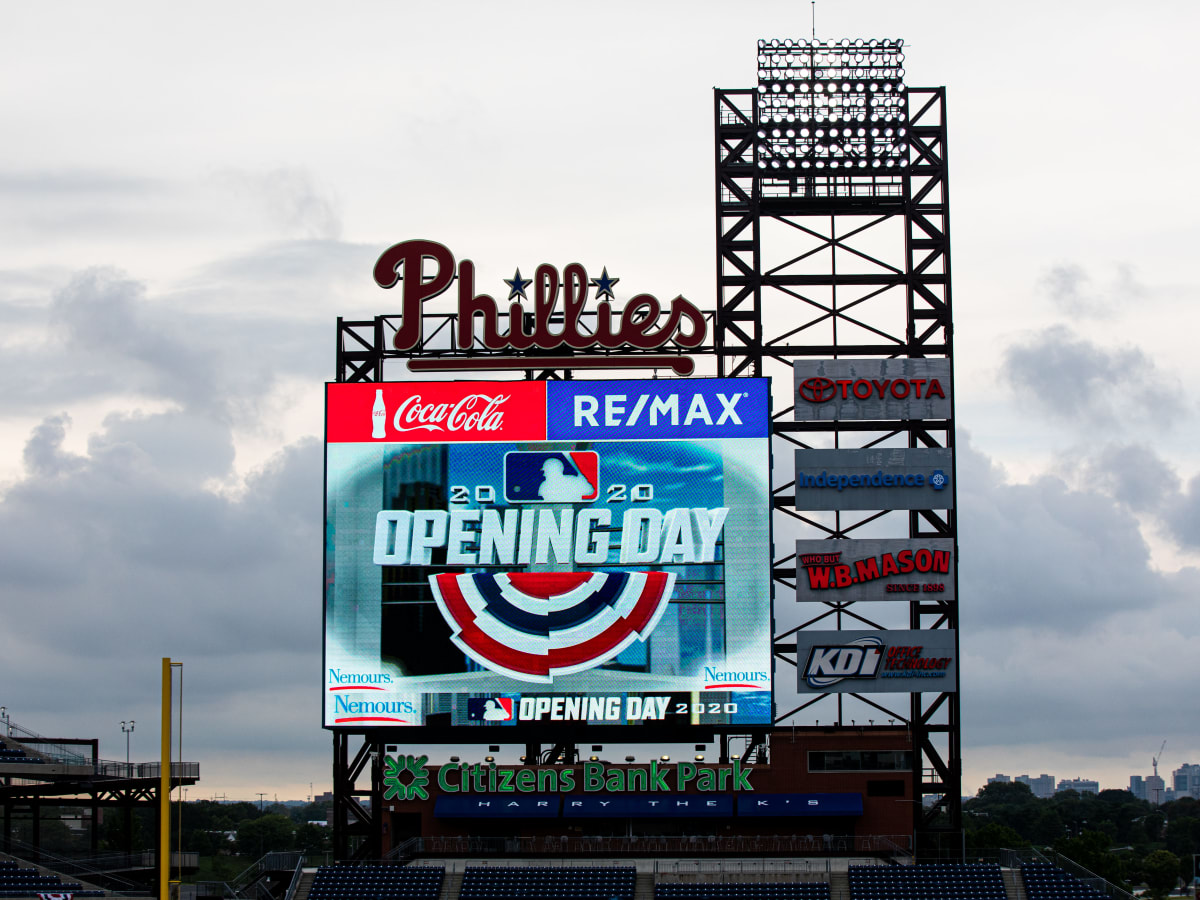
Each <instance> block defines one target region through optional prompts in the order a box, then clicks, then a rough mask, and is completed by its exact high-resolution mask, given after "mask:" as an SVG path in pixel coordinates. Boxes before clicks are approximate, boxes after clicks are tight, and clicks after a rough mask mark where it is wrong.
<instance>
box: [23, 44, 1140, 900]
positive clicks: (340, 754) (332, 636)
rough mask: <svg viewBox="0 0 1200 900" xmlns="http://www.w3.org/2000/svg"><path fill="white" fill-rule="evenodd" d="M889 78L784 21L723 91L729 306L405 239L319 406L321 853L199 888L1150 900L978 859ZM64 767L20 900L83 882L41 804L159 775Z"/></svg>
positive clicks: (923, 100)
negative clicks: (71, 870) (325, 836)
mask: <svg viewBox="0 0 1200 900" xmlns="http://www.w3.org/2000/svg"><path fill="white" fill-rule="evenodd" d="M903 58H904V57H903V44H902V42H900V41H893V40H853V41H851V40H843V41H836V42H835V41H815V40H813V41H804V40H764V41H760V42H759V46H758V51H757V71H758V81H757V84H756V85H755V86H754V87H752V88H747V89H738V90H725V89H716V90H715V93H714V130H715V133H714V143H713V152H714V162H715V182H714V187H715V220H716V221H715V225H716V285H715V301H714V303H713V304H711V308H701V307H700V306H697V305H696V304H694V303H692V302H690V301H688V300H687V299H685V298H683V297H682V296H679V297H676V298H674V300H671V301H670V302H661V301H659V300H658V299H657V298H656V297H654V296H651V295H649V294H646V293H639V292H638V286H637V285H633V284H629V283H628V280H626V281H625V282H623V283H622V284H621V288H620V290H618V283H619V282H622V279H621V278H619V277H617V276H618V275H619V270H618V268H617V267H616V266H614V267H613V274H612V275H610V274H609V268H608V266H604V267H601V271H600V275H599V276H596V275H595V268H596V267H595V266H593V269H592V272H591V276H589V273H588V271H587V270H585V269H584V267H583V266H582V265H581V264H579V263H571V264H568V265H565V266H562V267H561V268H559V267H557V266H555V265H552V264H549V263H543V264H541V265H538V266H537V267H536V268H535V269H532V270H530V269H528V268H527V270H526V271H527V273H531V274H532V277H523V276H522V274H521V269H520V268H519V266H516V267H514V268H515V270H514V272H513V276H512V278H503V279H502V281H503V284H504V288H503V289H501V288H500V285H499V283H498V282H493V283H492V284H491V285H490V286H489V285H488V284H485V283H484V278H483V275H482V274H481V272H482V271H483V269H482V267H480V268H479V269H477V268H476V265H475V263H474V262H473V261H472V260H471V259H467V258H456V256H455V253H454V252H453V251H452V250H451V249H450V248H448V247H446V246H444V245H442V244H439V243H437V242H436V241H433V240H428V239H424V238H422V239H411V240H405V241H401V242H400V243H398V244H396V245H394V246H392V247H390V248H388V249H387V250H385V251H384V252H383V254H382V255H381V257H380V260H379V262H378V263H377V265H376V267H375V270H374V273H373V274H374V278H375V281H376V283H377V284H378V285H379V286H380V287H381V288H385V289H395V294H393V295H389V296H392V297H396V298H397V299H398V303H399V305H400V308H401V312H400V313H398V314H390V315H379V316H376V317H374V318H373V319H367V320H343V319H339V320H338V324H337V359H336V380H335V381H334V382H333V383H331V384H329V385H327V392H326V402H327V417H326V527H325V547H324V558H323V579H324V584H323V589H324V598H325V605H324V627H325V646H324V659H323V666H322V682H323V684H322V706H323V725H324V727H325V728H327V729H328V730H329V731H330V733H331V735H332V743H333V772H332V775H333V804H332V822H331V824H332V829H333V845H334V858H335V862H334V864H331V865H319V864H318V863H319V861H317V860H312V859H306V858H304V857H303V856H301V855H299V854H291V855H289V854H269V855H268V857H266V858H264V859H263V860H260V861H259V863H257V864H256V867H254V870H253V872H252V876H251V877H250V878H249V879H247V880H246V881H245V882H243V883H237V884H233V885H217V884H203V883H202V884H199V885H196V887H195V889H194V890H195V895H196V896H197V897H210V896H211V897H214V898H216V897H221V898H222V900H225V898H246V900H249V898H258V900H265V897H270V898H272V900H401V898H405V900H542V898H549V897H562V898H569V900H927V898H939V900H1095V898H1099V897H1102V896H1108V897H1113V898H1117V900H1128V898H1127V895H1125V896H1121V892H1119V891H1117V890H1116V889H1115V888H1113V887H1112V886H1110V885H1106V884H1103V883H1096V882H1095V881H1092V882H1089V883H1085V882H1084V881H1082V880H1080V879H1079V878H1077V877H1075V874H1077V873H1072V872H1071V871H1068V868H1069V867H1070V866H1069V863H1068V862H1067V861H1064V860H1055V861H1050V860H1047V859H1045V858H1044V857H1041V855H1040V854H1038V853H1036V852H1035V851H1027V852H1025V853H1014V852H1010V851H1004V852H1003V853H1001V854H1000V855H998V856H995V857H991V858H989V859H987V860H978V859H976V860H968V859H966V858H965V852H964V845H963V833H962V827H961V820H960V815H961V811H960V795H961V772H962V761H961V739H960V738H961V735H960V718H959V692H958V689H959V677H958V577H957V565H958V561H957V557H958V554H957V550H958V547H957V524H956V499H957V492H956V479H955V465H954V438H955V419H954V394H953V321H952V314H951V313H952V305H951V290H950V243H949V234H950V230H949V195H948V185H949V180H948V156H947V154H948V144H947V124H946V93H945V89H944V88H918V87H912V86H909V85H907V84H906V83H905V79H904V69H903ZM525 264H526V266H528V262H526V263H525ZM626 288H628V290H625V289H626ZM489 290H490V291H492V292H493V293H495V295H496V296H494V297H493V296H492V294H490V293H488V291H489ZM50 743H55V742H50ZM57 743H59V744H63V745H67V744H69V743H70V742H67V741H59V742H57ZM82 743H84V744H86V743H87V742H86V741H85V742H82ZM435 747H436V748H438V750H437V752H435V750H434V748H435ZM447 747H450V748H454V749H450V750H447V749H446V748H447ZM681 747H682V748H685V751H684V752H681V750H680V749H679V748H681ZM668 748H670V749H668ZM686 748H691V750H687V749H686ZM692 751H694V752H692ZM40 752H44V751H39V750H38V749H37V747H36V742H32V741H14V742H10V743H6V747H5V748H4V749H0V779H2V780H0V797H2V798H3V804H4V805H3V815H4V828H5V831H4V843H3V846H0V851H3V854H0V897H10V896H33V895H36V894H42V895H45V894H51V893H52V894H69V893H81V894H82V893H88V892H90V891H91V890H92V886H91V885H88V884H85V883H84V882H83V880H78V881H64V880H62V878H63V876H62V875H52V874H50V873H49V872H47V871H43V870H36V869H35V867H34V866H32V865H29V864H28V861H27V860H26V859H22V858H21V852H22V851H25V852H26V853H27V854H28V855H30V856H32V857H34V859H35V860H36V859H37V858H38V857H39V854H40V849H39V848H38V846H37V843H38V841H37V837H36V828H37V826H36V824H35V825H34V826H33V827H34V841H33V845H32V846H31V847H28V848H26V847H22V846H18V845H17V844H16V843H14V841H13V840H12V839H11V838H12V822H13V821H15V820H16V819H17V818H19V817H20V816H21V815H22V814H25V813H27V812H28V810H30V809H33V810H35V812H34V813H33V814H32V815H33V821H34V822H35V823H36V822H37V821H39V818H40V817H39V815H38V814H37V813H36V807H37V804H39V803H44V802H48V798H50V797H63V796H67V795H70V796H72V797H76V798H85V800H84V802H82V803H80V804H79V805H83V806H86V807H88V808H90V809H91V810H93V812H92V816H93V818H95V817H98V816H99V811H98V810H99V809H100V808H101V807H102V806H104V805H106V804H117V805H118V806H119V805H121V804H122V803H123V804H124V805H125V808H126V809H128V808H129V806H130V805H132V804H135V803H137V802H139V801H140V800H141V799H142V798H148V797H149V796H150V792H152V791H153V786H152V785H151V784H149V783H145V784H143V783H141V782H142V781H143V780H146V779H145V776H149V777H150V778H151V779H152V778H153V775H154V773H153V772H150V771H143V767H141V766H139V767H137V771H136V772H135V771H133V770H132V769H125V770H121V771H119V772H115V773H114V772H111V771H109V767H108V764H104V763H102V762H101V761H99V760H97V759H96V755H97V753H96V747H95V745H94V742H93V743H92V745H91V748H90V756H87V754H82V755H81V756H80V758H79V759H77V760H74V758H72V759H73V760H74V761H73V762H72V763H68V762H67V755H65V754H60V758H55V759H54V760H51V758H50V757H48V756H47V757H45V758H41V759H35V758H34V757H35V756H37V755H38V754H39V753H40ZM71 752H74V751H71ZM13 754H21V755H20V756H19V757H18V756H15V755H13ZM434 757H437V758H436V759H435V758H434ZM182 765H192V764H182ZM12 767H15V768H12ZM59 769H61V770H62V771H61V772H60V771H58V770H59ZM68 770H69V771H68ZM195 775H198V771H197V772H191V771H190V770H188V771H182V770H181V771H180V772H179V773H173V774H172V783H176V779H178V783H180V784H182V783H188V782H187V779H188V778H194V776H195ZM72 792H73V793H72ZM127 814H128V813H127ZM92 833H93V835H94V834H95V830H94V828H93V832H92ZM93 840H94V837H93ZM41 858H42V860H43V861H45V857H44V854H42V855H41ZM60 862H61V861H60ZM1063 866H1066V867H1067V868H1064V867H1063ZM52 877H58V878H59V879H60V880H59V882H57V883H55V882H53V881H49V880H47V879H49V878H52ZM67 877H68V878H69V877H70V876H69V875H67ZM183 887H184V888H188V887H189V886H187V885H184V886H183ZM97 890H99V891H100V892H103V889H102V888H97ZM184 893H187V891H184Z"/></svg>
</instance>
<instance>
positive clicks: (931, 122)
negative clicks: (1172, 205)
mask: <svg viewBox="0 0 1200 900" xmlns="http://www.w3.org/2000/svg"><path fill="white" fill-rule="evenodd" d="M757 93H759V92H756V91H754V90H720V89H717V90H716V93H715V104H716V108H715V114H716V122H715V127H716V141H715V144H716V193H717V197H716V226H717V304H716V330H715V345H716V347H715V352H716V355H717V359H718V374H720V375H722V376H726V377H729V376H768V377H772V378H773V384H774V385H775V392H774V393H775V400H776V402H775V405H774V409H775V410H776V412H775V414H774V422H773V426H772V432H773V452H774V454H775V459H776V463H775V465H776V471H778V470H779V466H780V461H781V456H782V457H788V456H790V455H792V454H793V451H794V450H795V449H797V448H800V449H803V448H811V447H836V448H850V447H881V446H904V447H953V445H954V418H953V414H952V415H951V418H950V419H949V420H940V421H894V422H863V421H836V422H796V421H793V418H794V413H793V402H794V400H793V399H792V396H791V392H792V390H793V388H792V384H793V382H792V374H791V366H792V363H793V361H795V360H798V359H802V358H831V357H841V358H848V357H850V358H853V357H875V358H878V357H884V358H892V357H895V358H916V357H944V358H949V359H951V360H953V323H952V319H951V302H950V218H949V216H950V208H949V196H948V175H947V158H946V149H947V145H946V97H945V89H944V88H910V89H908V122H907V123H906V124H907V129H908V147H907V151H908V152H907V158H906V161H905V165H903V166H902V167H901V168H899V169H898V170H892V171H888V172H885V173H871V172H869V171H868V172H865V173H864V172H861V170H859V169H855V170H854V171H849V170H848V169H846V168H843V169H841V170H840V171H841V174H838V173H837V172H834V171H831V170H830V169H829V168H828V167H823V169H822V170H816V169H814V168H812V167H811V166H810V167H809V168H806V169H804V170H800V169H796V168H793V169H792V170H790V171H784V172H781V171H780V170H779V169H778V168H772V167H771V166H772V163H771V162H770V161H769V160H771V159H773V157H772V156H771V147H770V143H771V138H772V127H773V121H774V120H773V121H763V119H765V118H766V117H767V113H766V112H765V111H764V110H763V109H762V107H763V104H762V102H761V101H759V100H757V99H756V96H757ZM794 127H795V128H797V129H798V128H799V127H800V126H799V125H796V126H794ZM812 127H813V128H814V129H815V127H816V126H815V125H813V126H812ZM764 163H765V165H764ZM844 165H845V163H843V166H844ZM785 392H786V393H785ZM781 399H782V402H781ZM780 481H781V479H778V478H777V479H776V480H775V483H774V486H773V491H774V497H773V506H774V509H775V513H774V522H773V531H774V546H775V548H776V549H775V556H774V562H773V565H772V570H773V571H772V575H773V583H774V591H775V610H776V628H775V635H774V651H775V656H776V660H777V663H776V678H775V684H776V724H777V725H783V724H790V725H802V724H810V725H811V724H812V723H813V722H814V721H815V722H818V723H819V722H820V721H822V720H823V721H824V722H825V723H826V724H830V723H833V724H836V725H841V726H844V727H848V726H849V723H848V722H847V721H846V719H847V718H848V717H849V715H851V714H852V713H853V709H858V710H861V711H860V712H859V713H858V715H860V716H861V717H862V718H861V719H859V720H858V721H859V722H864V723H865V722H866V721H867V717H868V716H869V715H870V716H877V717H880V718H879V721H880V722H881V723H882V721H883V719H882V717H883V716H886V717H888V718H889V719H890V720H894V721H896V722H903V723H906V724H907V726H908V727H909V728H910V729H911V733H912V740H913V748H914V752H913V768H912V781H913V830H914V836H915V839H916V842H917V852H918V853H920V854H932V853H937V854H939V855H945V854H953V853H955V851H958V852H961V834H962V830H961V818H960V817H961V812H960V808H959V797H960V794H961V776H962V759H961V735H960V716H959V702H960V701H959V694H958V692H957V687H958V685H957V684H955V685H953V689H948V690H945V691H943V692H939V693H916V694H909V695H903V694H888V695H878V694H877V695H874V696H870V695H860V694H850V695H844V694H824V695H817V696H815V697H814V696H811V695H801V694H799V692H798V691H797V692H796V694H795V696H794V697H792V698H791V702H789V699H788V696H787V694H788V682H789V680H790V682H791V683H792V684H794V683H795V681H796V675H795V666H796V665H797V660H796V637H795V636H796V633H797V632H798V631H800V630H802V629H806V628H821V629H829V628H842V627H848V628H855V627H858V628H872V629H873V628H880V627H892V628H910V629H933V628H944V629H952V630H954V632H955V636H956V638H957V630H958V608H957V602H947V601H938V600H932V601H931V600H928V599H925V598H924V597H922V599H921V600H919V601H912V602H910V603H907V604H905V603H903V602H896V603H893V604H887V605H888V606H890V607H891V608H892V610H891V612H890V615H891V616H892V620H891V621H889V622H888V623H887V624H883V623H882V622H877V621H873V618H877V617H878V616H877V615H876V614H875V613H866V612H863V611H862V610H861V609H856V608H854V607H855V606H856V604H853V603H840V602H830V603H823V604H804V606H806V607H808V606H811V607H812V612H811V614H808V612H807V611H806V610H805V609H800V608H799V607H801V606H802V605H801V604H798V603H794V602H793V597H794V591H795V581H794V580H795V578H796V562H797V560H796V558H795V552H794V549H795V540H796V539H797V538H813V537H823V538H854V537H857V536H872V537H880V536H891V537H914V538H915V537H939V538H951V539H955V540H956V545H957V525H956V518H955V512H954V509H953V506H954V504H953V503H951V508H950V509H947V510H920V511H913V512H907V511H887V510H878V511H869V512H862V513H858V512H856V513H849V512H844V511H843V512H837V513H826V514H815V515H814V514H812V513H808V512H805V511H804V510H798V509H796V507H795V504H796V499H795V493H794V483H793V482H788V483H780ZM955 559H956V561H957V553H956V554H955ZM954 577H955V582H956V583H957V570H956V571H955V576H954ZM955 596H957V591H956V592H955ZM785 604H790V607H791V608H789V609H788V612H789V614H790V615H791V618H792V620H793V621H791V622H789V623H787V627H784V626H783V625H781V623H780V612H781V609H782V608H784V605H785ZM871 605H872V606H875V607H877V606H879V605H880V604H871ZM857 606H858V607H862V606H863V604H861V603H860V604H857ZM905 606H907V610H906V613H907V615H906V616H905V615H904V614H903V613H902V612H900V609H903V607H905ZM868 615H870V616H871V617H872V618H868ZM797 619H798V620H800V621H796V620H797ZM956 655H957V654H956ZM948 687H949V686H948ZM793 689H794V688H793ZM895 697H903V698H905V700H907V706H906V708H901V709H893V708H889V705H888V698H895ZM881 698H882V699H881ZM902 702H903V701H902ZM892 703H893V705H895V701H894V700H893V701H892ZM848 707H852V708H848ZM927 803H928V804H930V805H926V804H927Z"/></svg>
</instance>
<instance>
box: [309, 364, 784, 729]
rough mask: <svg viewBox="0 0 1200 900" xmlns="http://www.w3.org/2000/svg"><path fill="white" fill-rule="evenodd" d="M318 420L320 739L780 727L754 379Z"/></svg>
mask: <svg viewBox="0 0 1200 900" xmlns="http://www.w3.org/2000/svg"><path fill="white" fill-rule="evenodd" d="M326 408H327V415H326V529H325V658H324V664H323V687H322V692H323V696H324V701H323V707H324V725H325V726H326V727H332V728H354V729H356V730H357V729H363V728H375V727H385V728H389V727H403V726H413V727H422V726H425V727H429V728H431V729H437V728H442V727H449V728H452V729H453V728H457V727H463V728H479V727H503V726H516V727H520V726H522V725H524V726H528V727H537V728H545V727H546V726H547V725H549V724H550V723H556V722H566V723H575V724H576V725H581V724H587V723H591V724H603V725H619V726H634V725H643V726H645V725H651V726H653V725H658V726H665V727H679V726H691V725H695V726H705V727H713V726H722V725H727V726H734V725H739V726H740V725H762V724H769V723H770V721H771V719H772V709H771V678H772V670H771V653H770V638H771V630H770V629H771V603H770V533H769V523H770V515H769V512H770V484H769V449H768V431H769V416H770V410H769V399H768V390H767V384H766V381H765V380H763V379H752V378H744V379H741V378H739V379H686V380H684V379H667V380H652V381H599V380H595V381H592V380H576V381H562V382H542V381H505V382H483V381H473V382H467V381H457V382H449V381H446V382H419V383H418V382H396V383H361V384H330V385H328V386H327V394H326Z"/></svg>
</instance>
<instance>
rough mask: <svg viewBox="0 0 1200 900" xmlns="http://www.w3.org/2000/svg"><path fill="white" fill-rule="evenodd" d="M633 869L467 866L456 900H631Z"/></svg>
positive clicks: (634, 879) (634, 872) (635, 878)
mask: <svg viewBox="0 0 1200 900" xmlns="http://www.w3.org/2000/svg"><path fill="white" fill-rule="evenodd" d="M636 882H637V870H636V869H634V867H633V866H620V867H616V868H612V867H600V866H467V868H466V871H465V872H464V874H463V882H462V891H461V892H460V894H459V898H460V900H548V898H552V900H614V898H618V900H633V891H634V885H635V884H636Z"/></svg>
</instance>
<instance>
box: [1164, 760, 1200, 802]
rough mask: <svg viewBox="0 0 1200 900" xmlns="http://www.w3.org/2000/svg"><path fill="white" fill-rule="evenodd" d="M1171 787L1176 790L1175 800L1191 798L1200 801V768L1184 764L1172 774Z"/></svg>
mask: <svg viewBox="0 0 1200 900" xmlns="http://www.w3.org/2000/svg"><path fill="white" fill-rule="evenodd" d="M1171 786H1172V787H1173V788H1174V789H1175V798H1176V799H1179V798H1180V797H1191V798H1192V799H1194V800H1200V766H1194V765H1192V764H1191V763H1184V764H1183V765H1182V766H1180V767H1179V768H1178V769H1176V770H1175V771H1174V772H1172V773H1171Z"/></svg>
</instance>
